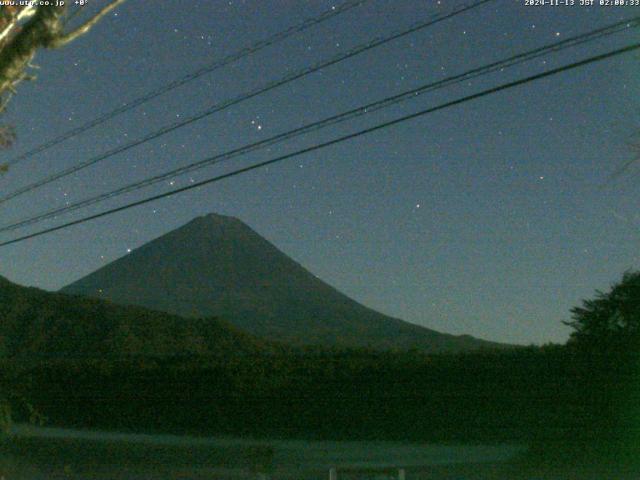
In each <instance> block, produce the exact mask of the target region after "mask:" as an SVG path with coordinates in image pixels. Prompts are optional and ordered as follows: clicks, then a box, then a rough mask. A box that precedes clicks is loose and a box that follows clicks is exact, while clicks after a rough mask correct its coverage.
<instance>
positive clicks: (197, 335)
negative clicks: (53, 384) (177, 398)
mask: <svg viewBox="0 0 640 480" xmlns="http://www.w3.org/2000/svg"><path fill="white" fill-rule="evenodd" d="M265 349H266V345H265V344H264V342H261V341H259V340H257V339H255V338H253V337H251V336H250V335H248V334H245V333H244V332H241V331H239V330H238V329H237V328H236V327H234V326H232V325H230V324H228V323H226V322H224V321H221V320H217V319H212V318H207V319H204V318H192V319H184V318H180V317H178V316H175V315H170V314H167V313H162V312H155V311H152V310H148V309H146V308H142V307H132V306H120V305H115V304H113V303H111V302H109V301H105V300H98V299H92V298H86V297H78V296H71V295H64V294H61V293H51V292H45V291H43V290H39V289H37V288H30V287H23V286H20V285H16V284H14V283H12V282H10V281H8V280H7V279H5V278H3V277H0V358H3V357H5V358H6V357H19V358H26V357H28V358H38V357H40V358H42V357H45V358H46V357H63V358H71V357H73V358H87V357H122V356H125V357H129V356H147V357H164V356H176V355H231V354H243V353H245V354H256V353H259V352H263V351H265Z"/></svg>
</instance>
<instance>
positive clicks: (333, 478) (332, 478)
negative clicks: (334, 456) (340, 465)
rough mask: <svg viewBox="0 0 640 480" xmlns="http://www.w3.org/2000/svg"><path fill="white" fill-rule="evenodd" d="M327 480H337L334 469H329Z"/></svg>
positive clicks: (336, 473)
mask: <svg viewBox="0 0 640 480" xmlns="http://www.w3.org/2000/svg"><path fill="white" fill-rule="evenodd" d="M329 480H338V471H337V470H336V469H335V468H330V469H329Z"/></svg>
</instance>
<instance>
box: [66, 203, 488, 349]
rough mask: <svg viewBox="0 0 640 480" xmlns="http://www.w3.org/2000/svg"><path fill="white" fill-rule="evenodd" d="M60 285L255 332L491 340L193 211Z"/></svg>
mask: <svg viewBox="0 0 640 480" xmlns="http://www.w3.org/2000/svg"><path fill="white" fill-rule="evenodd" d="M62 291H63V292H65V293H73V294H79V295H86V296H91V297H98V298H107V299H110V300H112V301H114V302H116V303H119V304H124V305H140V306H145V307H149V308H154V309H157V310H162V311H166V312H169V313H173V314H177V315H181V316H185V317H209V316H217V317H221V318H225V319H226V320H228V321H230V322H231V323H233V324H234V325H236V326H237V327H239V328H241V329H243V330H245V331H247V332H250V333H252V334H254V335H257V336H259V337H263V338H267V339H273V340H279V341H284V342H288V343H294V344H317V345H324V346H354V347H373V348H384V349H387V348H403V349H404V348H418V349H420V350H424V351H429V352H441V351H463V350H469V349H474V348H479V347H482V346H492V345H494V344H491V343H490V342H484V341H481V340H477V339H474V338H472V337H469V336H453V335H446V334H442V333H438V332H435V331H433V330H429V329H427V328H423V327H419V326H417V325H413V324H410V323H407V322H404V321H402V320H399V319H395V318H391V317H388V316H386V315H383V314H381V313H378V312H376V311H374V310H371V309H369V308H367V307H365V306H363V305H360V304H359V303H357V302H355V301H354V300H352V299H350V298H349V297H347V296H346V295H344V294H342V293H340V292H339V291H337V290H336V289H334V288H333V287H331V286H330V285H328V284H326V283H324V282H323V281H321V280H320V279H318V278H317V277H316V276H314V275H313V274H311V273H310V272H308V271H307V270H305V269H304V268H303V267H302V266H301V265H299V264H298V263H296V262H295V261H293V260H292V259H290V258H289V257H287V256H286V255H285V254H284V253H282V252H281V251H280V250H278V249H277V248H276V247H275V246H274V245H272V244H271V243H269V242H268V241H267V240H265V239H264V238H262V237H261V236H260V235H258V234H257V233H256V232H255V231H253V230H252V229H251V228H249V227H248V226H247V225H245V224H244V223H242V222H241V221H240V220H238V219H235V218H233V217H226V216H221V215H213V214H211V215H207V216H205V217H199V218H196V219H195V220H193V221H191V222H189V223H187V224H186V225H184V226H182V227H180V228H178V229H176V230H174V231H172V232H169V233H167V234H165V235H163V236H161V237H159V238H157V239H155V240H153V241H151V242H149V243H147V244H145V245H143V246H142V247H140V248H138V249H136V250H134V251H133V252H131V253H130V254H128V255H126V256H125V257H122V258H120V259H118V260H116V261H114V262H112V263H110V264H109V265H106V266H105V267H103V268H101V269H99V270H97V271H96V272H94V273H91V274H90V275H88V276H86V277H84V278H82V279H80V280H78V281H77V282H75V283H73V284H71V285H69V286H67V287H65V288H64V289H63V290H62Z"/></svg>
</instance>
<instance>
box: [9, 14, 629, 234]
mask: <svg viewBox="0 0 640 480" xmlns="http://www.w3.org/2000/svg"><path fill="white" fill-rule="evenodd" d="M638 25H640V16H638V17H634V18H629V19H627V20H625V21H622V22H617V23H614V24H611V25H608V26H605V27H602V28H599V29H596V30H592V31H590V32H586V33H583V34H580V35H576V36H574V37H570V38H567V39H564V40H561V41H558V42H554V43H550V44H547V45H544V46H541V47H538V48H535V49H532V50H529V51H526V52H523V53H519V54H516V55H513V56H511V57H509V58H507V59H504V60H500V61H496V62H493V63H490V64H488V65H484V66H481V67H477V68H473V69H471V70H467V71H466V72H463V73H460V74H457V75H454V76H451V77H448V78H445V79H442V80H439V81H436V82H431V83H427V84H425V85H422V86H419V87H417V88H414V89H411V90H407V91H405V92H402V93H400V94H397V95H393V96H391V97H386V98H384V99H382V100H378V101H376V102H372V103H369V104H367V105H364V106H360V107H357V108H354V109H351V110H349V111H346V112H343V113H340V114H337V115H333V116H330V117H327V118H324V119H322V120H319V121H316V122H313V123H309V124H307V125H304V126H302V127H298V128H296V129H293V130H289V131H287V132H284V133H280V134H278V135H275V136H272V137H269V138H266V139H264V140H260V141H258V142H254V143H250V144H248V145H244V146H242V147H239V148H235V149H232V150H230V151H227V152H224V153H221V154H218V155H215V156H214V157H211V158H207V159H204V160H201V161H198V162H194V163H190V164H188V165H185V166H182V167H179V168H176V169H172V170H170V171H167V172H164V173H161V174H158V175H154V176H152V177H149V178H147V179H144V180H141V181H137V182H134V183H131V184H129V185H125V186H123V187H120V188H117V189H115V190H112V191H110V192H106V193H102V194H99V195H96V196H93V197H90V198H86V199H84V200H80V201H78V202H75V203H73V204H70V205H65V206H63V207H58V208H54V209H52V210H48V211H46V212H43V213H40V214H37V215H35V216H32V217H29V218H26V219H23V220H20V221H17V222H14V223H11V224H8V225H3V226H0V232H6V231H11V230H15V229H18V228H21V227H24V226H27V225H32V224H34V223H38V222H40V221H42V220H46V219H48V218H52V217H56V216H58V215H61V214H63V213H69V212H72V211H75V210H78V209H80V208H84V207H87V206H90V205H94V204H96V203H100V202H102V201H104V200H107V199H111V198H115V197H117V196H120V195H123V194H125V193H130V192H132V191H136V190H139V189H141V188H145V187H148V186H151V185H154V184H157V183H159V182H162V181H164V180H167V179H170V178H173V177H176V176H179V175H183V174H185V173H189V172H192V171H195V170H199V169H201V168H204V167H207V166H211V165H214V164H218V163H221V162H222V161H226V160H229V159H231V158H235V157H237V156H240V155H244V154H246V153H249V152H253V151H255V150H259V149H262V148H265V147H267V146H270V145H274V144H276V143H280V142H283V141H285V140H289V139H291V138H294V137H297V136H300V135H303V134H306V133H309V132H313V131H317V130H320V129H322V128H325V127H327V126H330V125H335V124H337V123H341V122H344V121H346V120H350V119H353V118H356V117H359V116H362V115H366V114H369V113H372V112H374V111H377V110H380V109H382V108H386V107H389V106H391V105H395V104H397V103H400V102H402V101H405V100H408V99H413V98H416V97H417V96H419V95H422V94H424V93H427V92H430V91H434V90H436V89H440V88H444V87H448V86H450V85H453V84H457V83H461V82H464V81H468V80H471V79H474V78H477V77H480V76H483V75H487V74H489V73H492V72H496V71H498V70H500V71H502V70H504V69H505V68H510V67H513V66H515V65H518V64H521V63H523V62H527V61H531V60H533V59H535V58H539V57H541V56H544V55H547V54H549V53H555V52H559V51H561V50H564V49H566V48H569V47H575V46H577V45H582V44H585V43H587V42H592V41H594V40H598V39H600V38H603V37H605V36H609V35H612V34H615V33H618V32H620V31H622V30H625V29H628V28H631V27H637V26H638Z"/></svg>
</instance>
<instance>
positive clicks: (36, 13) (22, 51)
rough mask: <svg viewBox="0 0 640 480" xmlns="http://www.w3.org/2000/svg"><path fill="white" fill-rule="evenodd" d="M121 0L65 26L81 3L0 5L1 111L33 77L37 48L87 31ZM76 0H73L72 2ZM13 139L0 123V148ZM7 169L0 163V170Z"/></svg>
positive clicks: (12, 133)
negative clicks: (71, 5)
mask: <svg viewBox="0 0 640 480" xmlns="http://www.w3.org/2000/svg"><path fill="white" fill-rule="evenodd" d="M124 1H125V0H113V1H111V2H108V3H107V4H106V5H105V6H104V7H103V8H102V9H101V10H100V11H99V12H98V13H96V14H95V15H93V16H92V17H90V18H89V19H87V20H86V21H84V22H82V23H81V24H80V25H79V26H77V27H75V28H73V29H69V28H68V24H69V20H70V18H71V16H72V15H75V14H76V13H78V12H80V11H81V10H80V9H81V8H82V7H78V9H76V10H74V12H73V13H70V12H69V9H68V7H67V4H69V3H71V2H69V1H67V2H60V3H61V5H56V6H54V5H53V4H54V2H46V3H47V4H49V5H44V4H43V5H37V3H38V2H16V3H20V5H16V6H2V7H0V113H2V112H3V111H4V109H5V107H6V105H7V103H8V102H9V100H10V99H11V97H12V96H13V94H14V93H16V88H17V86H18V84H20V82H22V81H23V80H33V79H35V76H34V75H33V73H32V72H33V69H34V68H36V67H35V66H34V65H33V64H32V63H31V62H32V60H33V58H34V57H35V55H36V53H37V51H38V50H40V49H43V48H45V49H55V48H61V47H64V46H66V45H68V44H69V43H71V42H72V41H74V40H76V39H77V38H79V37H81V36H82V35H84V34H85V33H87V32H88V31H89V30H91V28H92V27H93V26H94V25H95V24H96V23H98V22H99V21H100V19H102V18H103V17H104V16H105V15H107V14H108V13H109V12H110V11H111V10H113V9H114V8H116V7H117V6H118V5H120V4H121V3H123V2H124ZM22 3H25V4H26V5H22ZM76 3H77V2H76ZM14 140H15V130H14V128H13V127H12V126H11V125H0V149H2V148H8V147H10V146H11V145H12V144H13V142H14ZM6 170H7V167H6V165H0V173H3V172H5V171H6Z"/></svg>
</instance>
